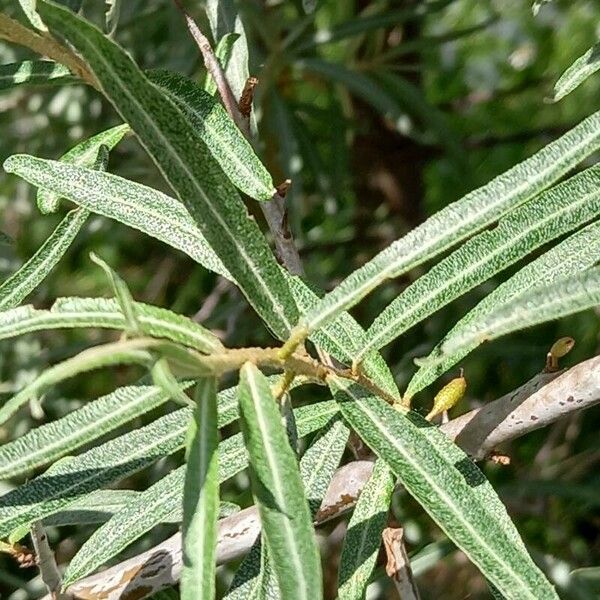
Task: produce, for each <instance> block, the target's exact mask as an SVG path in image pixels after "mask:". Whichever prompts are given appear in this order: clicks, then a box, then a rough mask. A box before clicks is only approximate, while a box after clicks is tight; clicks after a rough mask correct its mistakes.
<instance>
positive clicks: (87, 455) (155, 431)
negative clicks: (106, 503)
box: [0, 409, 191, 538]
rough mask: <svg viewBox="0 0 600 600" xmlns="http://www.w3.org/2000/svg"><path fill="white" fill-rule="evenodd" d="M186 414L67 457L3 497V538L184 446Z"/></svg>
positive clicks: (0, 508) (0, 509) (0, 512)
mask: <svg viewBox="0 0 600 600" xmlns="http://www.w3.org/2000/svg"><path fill="white" fill-rule="evenodd" d="M183 411H186V409H182V410H181V411H177V412H175V413H171V414H169V415H166V416H164V417H161V418H160V419H158V420H156V421H154V422H153V423H150V425H146V426H145V427H141V428H139V429H136V430H135V431H132V432H130V433H128V434H126V435H123V436H120V437H118V438H115V439H114V440H111V441H109V442H106V443H105V444H102V445H100V446H97V447H95V448H92V449H91V450H88V451H87V452H84V453H83V454H80V455H79V456H76V457H74V458H71V459H69V460H65V459H63V461H60V462H59V463H57V464H55V465H54V467H53V468H52V469H50V470H49V471H48V472H46V473H44V474H43V475H40V476H39V477H36V478H35V479H33V480H31V481H29V482H27V483H26V484H24V485H22V486H21V487H18V488H17V489H15V490H12V491H10V492H8V493H7V494H5V495H4V496H2V497H0V538H4V537H6V536H7V535H8V534H9V533H10V532H11V531H13V530H15V529H17V528H18V527H20V526H22V525H24V524H27V523H31V522H32V521H34V520H37V519H41V518H43V517H45V516H47V515H50V514H52V513H55V512H58V511H60V510H62V509H63V508H65V507H66V506H68V505H69V504H71V503H72V502H74V501H75V500H77V499H79V498H81V497H83V496H85V495H86V494H88V493H90V492H93V491H95V490H98V489H100V488H102V487H104V486H106V485H109V484H111V483H114V482H115V481H119V480H121V479H123V478H125V477H127V476H128V475H130V474H131V473H135V472H136V471H139V470H141V469H143V468H145V467H147V466H148V465H151V464H152V463H153V462H155V461H156V460H159V459H160V458H163V457H165V456H168V455H169V454H172V453H173V452H176V451H177V450H179V449H180V448H182V447H183V444H184V441H185V432H186V429H187V425H188V422H189V418H190V415H191V411H187V412H186V415H184V416H185V417H187V418H186V420H185V423H183V424H182V423H181V421H182V418H181V417H182V412H183Z"/></svg>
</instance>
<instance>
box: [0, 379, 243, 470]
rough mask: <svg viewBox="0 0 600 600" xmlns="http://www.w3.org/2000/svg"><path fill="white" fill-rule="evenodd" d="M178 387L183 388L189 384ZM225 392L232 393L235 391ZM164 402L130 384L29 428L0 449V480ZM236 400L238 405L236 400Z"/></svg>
mask: <svg viewBox="0 0 600 600" xmlns="http://www.w3.org/2000/svg"><path fill="white" fill-rule="evenodd" d="M181 385H182V387H183V388H186V387H189V385H190V383H189V382H188V383H184V384H181ZM228 391H235V388H231V390H228ZM167 400H168V396H167V395H166V394H165V393H164V392H163V391H162V390H161V389H159V388H157V387H155V386H148V385H130V386H126V387H121V388H118V389H116V390H115V391H114V392H111V393H110V394H107V395H105V396H102V397H100V398H98V399H96V400H94V401H92V402H90V403H88V404H85V405H84V406H82V407H81V408H79V409H77V410H75V411H73V412H70V413H69V414H67V415H65V416H64V417H62V418H61V419H58V420H56V421H52V422H51V423H47V424H45V425H41V426H40V427H37V428H36V429H32V430H31V431H29V432H27V433H26V434H25V435H22V436H20V437H18V438H17V439H15V440H14V441H12V442H9V443H8V444H4V445H2V446H0V480H2V479H9V478H11V477H15V476H16V475H21V474H23V473H27V472H28V471H31V470H32V469H35V468H37V467H40V466H42V465H45V464H48V463H50V462H53V461H55V460H57V459H59V458H61V457H62V456H65V455H66V454H68V453H70V452H72V451H73V450H75V449H77V448H80V447H81V446H83V445H85V444H88V443H89V442H91V441H93V440H95V439H98V438H99V437H101V436H103V435H106V434H107V433H109V432H110V431H114V430H115V429H117V428H118V427H120V426H121V425H123V424H125V423H127V422H129V421H131V420H133V419H135V418H136V417H138V416H140V415H143V414H145V413H147V412H149V411H151V410H152V409H154V408H156V407H157V406H160V405H161V404H164V403H165V402H167ZM235 400H236V402H237V397H236V398H235Z"/></svg>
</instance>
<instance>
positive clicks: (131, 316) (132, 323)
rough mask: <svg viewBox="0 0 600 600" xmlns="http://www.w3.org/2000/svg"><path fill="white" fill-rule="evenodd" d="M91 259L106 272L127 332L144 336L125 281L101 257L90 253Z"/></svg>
mask: <svg viewBox="0 0 600 600" xmlns="http://www.w3.org/2000/svg"><path fill="white" fill-rule="evenodd" d="M90 259H91V260H92V262H95V263H96V264H97V265H98V266H99V267H100V268H101V269H102V270H103V271H104V273H105V275H106V277H107V279H108V281H109V282H110V285H111V287H112V289H113V292H114V294H115V298H116V300H117V303H118V304H119V308H120V309H121V312H122V313H123V317H125V331H126V332H127V333H129V334H133V335H140V334H142V333H143V331H142V326H141V325H140V323H139V321H138V318H137V314H136V311H135V303H134V301H133V296H132V295H131V292H130V291H129V288H128V287H127V284H126V283H125V281H123V279H122V278H121V277H120V276H119V274H118V273H116V271H114V270H113V269H111V267H110V266H109V265H108V263H107V262H106V261H104V260H102V259H101V258H100V257H99V256H96V255H95V254H94V253H93V252H92V253H90Z"/></svg>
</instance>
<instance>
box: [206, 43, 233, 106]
mask: <svg viewBox="0 0 600 600" xmlns="http://www.w3.org/2000/svg"><path fill="white" fill-rule="evenodd" d="M239 38H240V34H239V33H226V34H225V35H224V36H223V37H222V38H221V39H220V40H219V43H218V44H217V47H216V48H215V56H216V58H217V60H218V61H219V64H220V65H221V67H222V68H223V70H226V69H227V67H228V65H229V61H230V60H231V55H232V53H233V45H234V44H235V42H236V41H237V40H238V39H239ZM204 91H205V92H207V93H209V94H210V95H211V96H214V95H215V93H216V91H217V84H216V83H215V80H214V79H213V77H212V76H211V74H210V73H209V72H207V73H206V79H205V81H204Z"/></svg>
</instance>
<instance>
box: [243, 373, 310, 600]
mask: <svg viewBox="0 0 600 600" xmlns="http://www.w3.org/2000/svg"><path fill="white" fill-rule="evenodd" d="M239 394H240V395H239V398H240V413H241V425H242V432H243V434H244V440H245V443H246V447H247V449H248V454H249V456H250V464H251V465H252V469H251V471H250V474H251V481H252V491H253V495H254V497H255V500H256V503H257V505H258V510H259V513H260V518H261V523H262V526H263V532H264V536H265V539H266V542H267V546H268V548H269V552H270V554H271V558H272V561H273V568H274V570H275V574H276V576H277V581H278V583H279V588H280V589H281V592H282V594H283V596H284V597H285V598H286V599H287V598H289V599H290V600H293V599H295V598H304V599H306V600H309V599H310V600H313V599H314V600H318V599H319V598H322V589H321V562H320V558H319V553H318V550H317V546H316V540H315V535H314V530H313V526H312V522H311V517H310V511H309V507H308V502H307V500H306V497H305V492H304V489H303V486H302V481H301V479H300V473H299V470H298V464H297V462H296V457H295V454H294V452H293V450H292V449H291V448H290V445H289V443H288V440H287V436H286V434H285V431H284V429H283V427H282V425H281V420H280V416H279V411H278V410H277V405H276V403H275V401H274V399H273V396H272V394H271V390H270V389H269V385H268V382H267V380H266V378H265V377H264V375H262V373H261V372H260V371H259V370H258V369H257V368H256V367H255V366H254V365H252V364H251V363H246V364H245V365H244V366H243V367H242V370H241V371H240V386H239Z"/></svg>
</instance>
